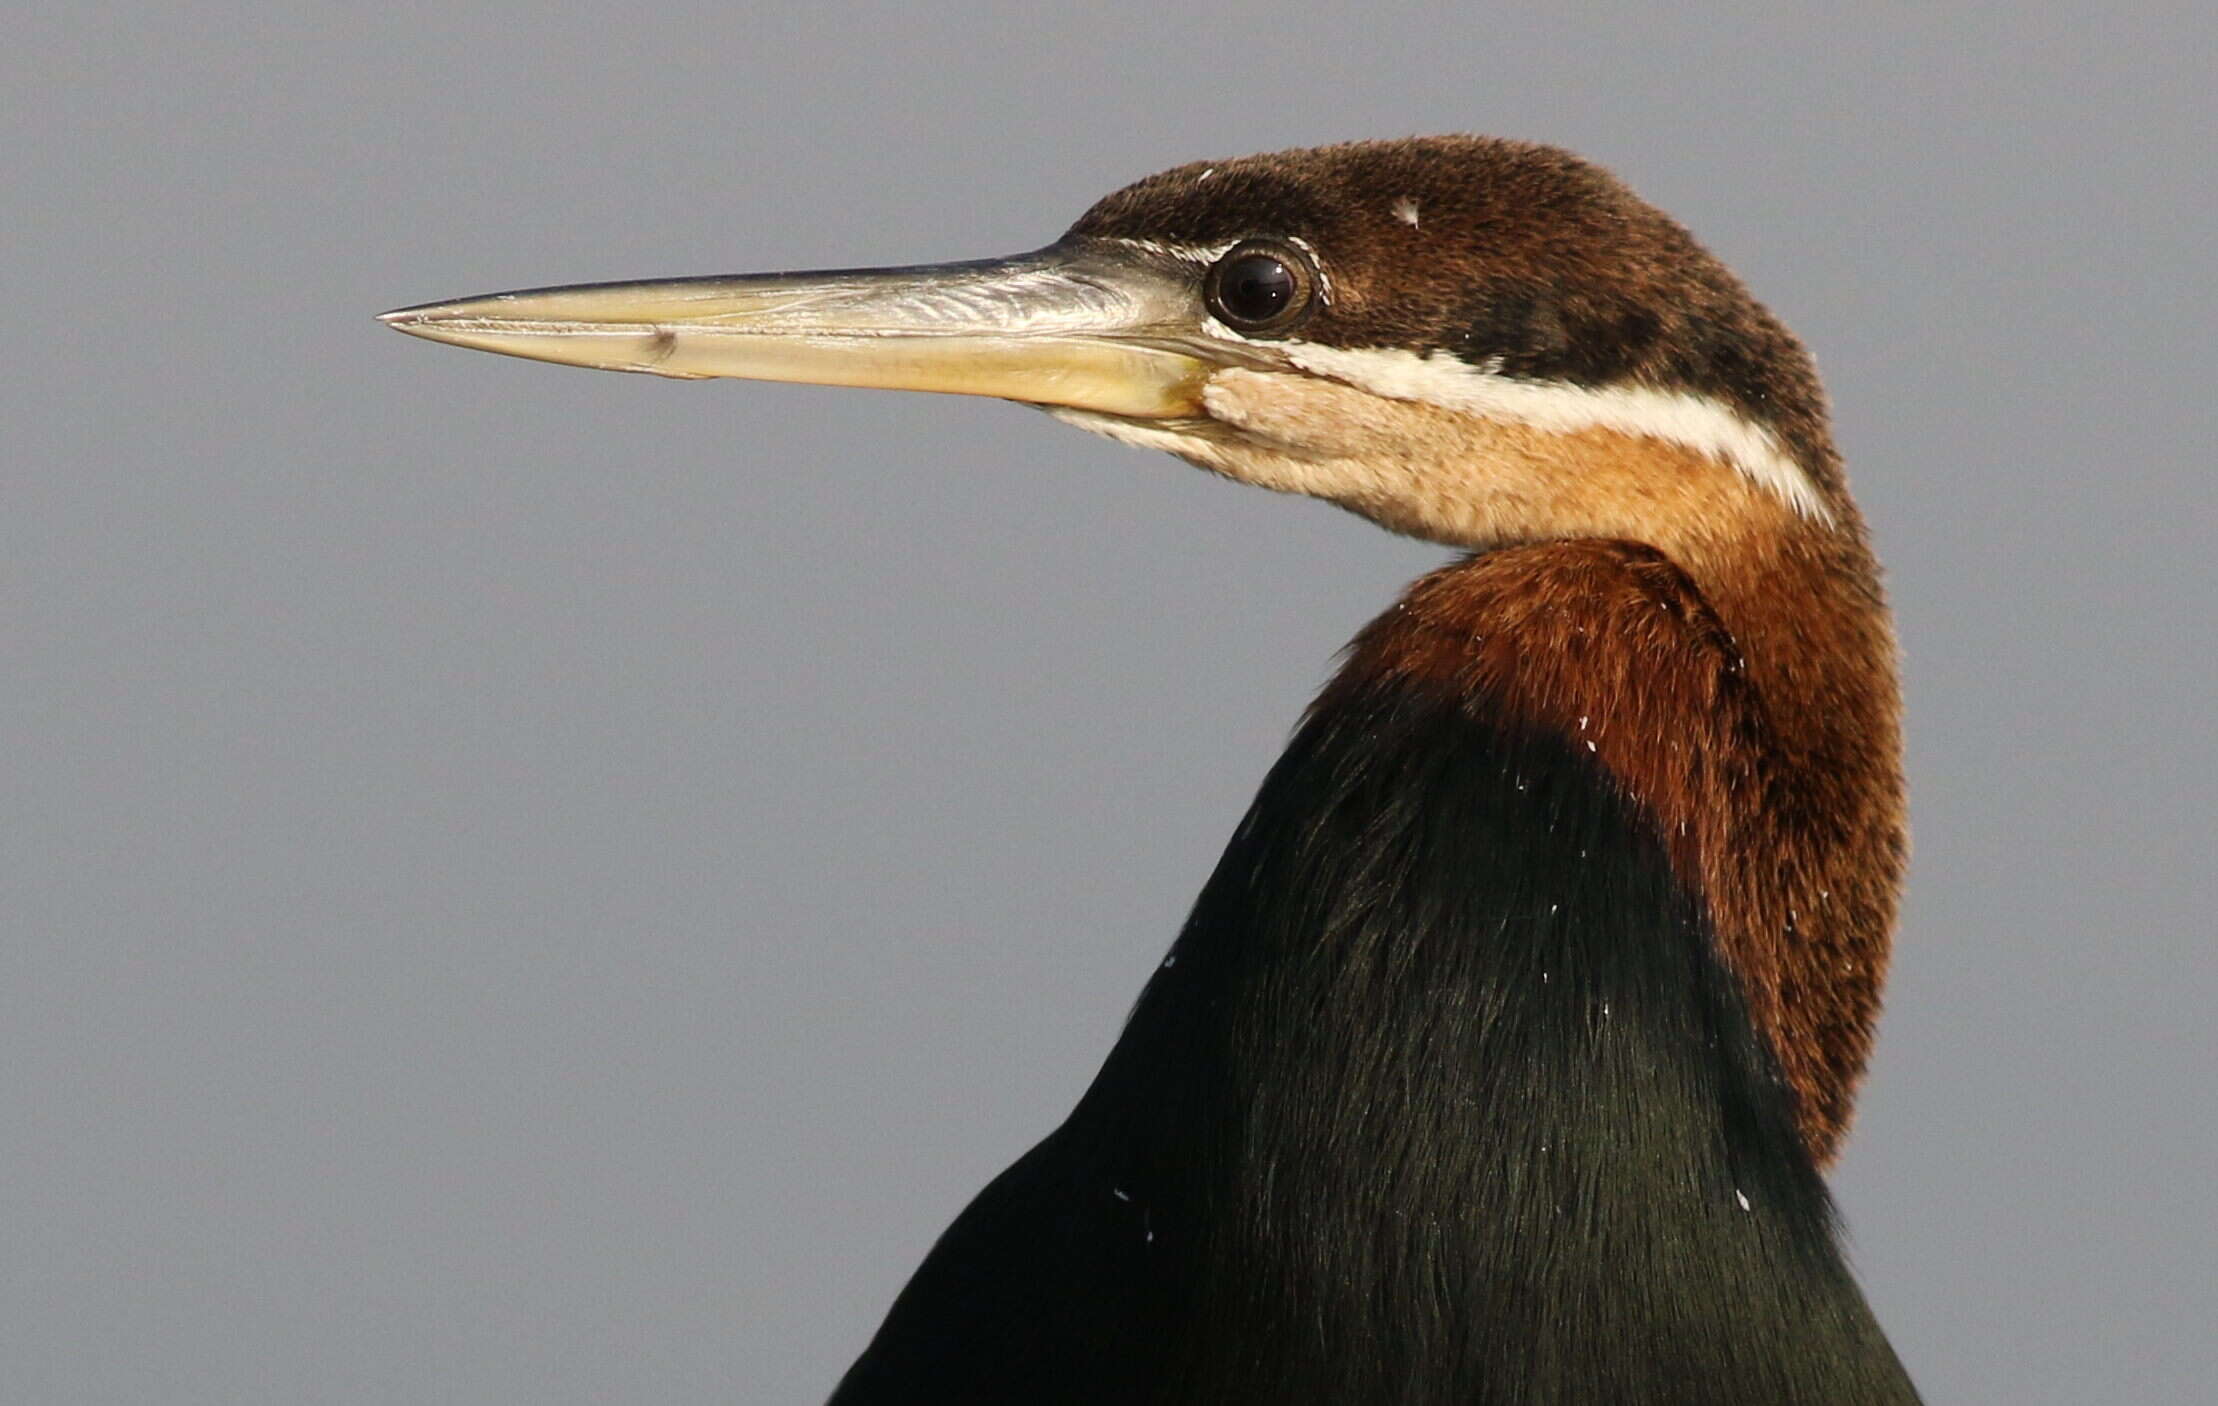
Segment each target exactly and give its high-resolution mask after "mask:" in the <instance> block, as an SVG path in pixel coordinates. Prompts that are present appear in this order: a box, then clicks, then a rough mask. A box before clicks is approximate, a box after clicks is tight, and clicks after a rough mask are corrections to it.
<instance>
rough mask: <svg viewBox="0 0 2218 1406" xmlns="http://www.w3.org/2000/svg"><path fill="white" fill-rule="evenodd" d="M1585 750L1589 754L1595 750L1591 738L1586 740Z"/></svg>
mask: <svg viewBox="0 0 2218 1406" xmlns="http://www.w3.org/2000/svg"><path fill="white" fill-rule="evenodd" d="M1586 749H1587V750H1588V751H1589V752H1591V751H1593V750H1594V749H1595V748H1594V739H1593V738H1591V737H1590V738H1588V739H1587V744H1586Z"/></svg>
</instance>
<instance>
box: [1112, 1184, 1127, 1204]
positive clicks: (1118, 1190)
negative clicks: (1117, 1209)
mask: <svg viewBox="0 0 2218 1406" xmlns="http://www.w3.org/2000/svg"><path fill="white" fill-rule="evenodd" d="M1109 1194H1110V1195H1111V1196H1114V1197H1116V1198H1117V1199H1118V1200H1119V1201H1129V1200H1131V1199H1132V1197H1131V1195H1130V1194H1129V1193H1127V1192H1126V1191H1125V1189H1124V1188H1123V1187H1121V1186H1112V1187H1110V1188H1109Z"/></svg>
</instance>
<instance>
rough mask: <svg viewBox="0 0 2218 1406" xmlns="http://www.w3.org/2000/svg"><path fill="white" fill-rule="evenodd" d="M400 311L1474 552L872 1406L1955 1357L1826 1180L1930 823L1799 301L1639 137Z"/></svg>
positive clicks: (1476, 1386) (959, 1250)
mask: <svg viewBox="0 0 2218 1406" xmlns="http://www.w3.org/2000/svg"><path fill="white" fill-rule="evenodd" d="M385 320H386V321H387V322H389V323H390V324H391V325H392V326H394V327H396V328H398V329H399V330H401V331H404V332H408V333H411V334H413V335H416V336H420V337H427V338H431V339H433V340H435V341H443V342H452V343H455V344H457V345H459V346H465V347H476V348H479V349H482V350H486V351H496V352H505V353H508V354H510V355H514V356H523V357H534V358H537V359H540V360H544V361H554V362H562V363H566V364H569V365H575V366H587V367H598V368H603V369H607V370H618V371H643V372H650V373H653V374H656V375H661V376H677V377H714V376H733V377H747V378H754V379H759V380H773V381H809V382H820V383H827V384H836V385H847V386H879V387H893V388H900V389H908V390H930V391H949V392H955V393H959V394H968V395H984V396H998V397H1001V398H1004V399H1007V400H1013V401H1019V402H1023V403H1025V404H1029V405H1034V406H1038V407H1040V408H1042V409H1044V410H1046V411H1047V412H1048V413H1049V414H1051V415H1053V416H1055V417H1056V418H1058V419H1060V420H1063V421H1066V422H1067V423H1070V424H1073V425H1076V426H1079V427H1080V428H1082V429H1088V430H1093V431H1095V432H1097V433H1100V434H1104V435H1107V436H1109V437H1110V438H1112V439H1116V440H1121V441H1123V442H1125V443H1128V444H1134V445H1139V446H1142V447H1145V448H1151V449H1160V450H1165V451H1168V452H1169V453H1171V454H1175V455H1177V456H1178V457H1180V458H1182V459H1185V460H1187V461H1189V462H1191V463H1194V464H1197V465H1200V466H1201V467H1203V468H1206V469H1209V470H1212V471H1214V472H1216V473H1219V474H1223V475H1225V476H1227V477H1229V478H1234V479H1238V480H1240V481H1242V482H1245V483H1251V484H1257V485H1260V486H1262V487H1265V488H1271V489H1276V490H1279V491H1282V492H1289V493H1303V494H1308V495H1311V496H1313V497H1318V498H1323V499H1325V500H1327V501H1329V502H1333V503H1337V504H1339V505H1341V506H1342V507H1345V508H1347V509H1349V510H1351V511H1353V512H1355V513H1358V514H1360V515H1362V516H1364V517H1367V518H1370V519H1371V520H1372V521H1374V522H1377V523H1379V524H1381V525H1383V526H1385V527H1387V528H1389V529H1391V530H1393V531H1396V532H1401V533H1407V534H1409V535H1412V536H1415V537H1420V538H1424V539H1426V540H1429V541H1433V542H1439V543H1442V544H1445V545H1447V546H1450V547H1453V548H1456V549H1458V550H1459V552H1460V553H1461V555H1460V556H1459V557H1458V559H1457V560H1455V561H1454V562H1453V563H1452V564H1450V565H1447V566H1445V567H1442V568H1441V569H1439V570H1437V571H1435V572H1433V573H1432V574H1431V575H1429V576H1426V577H1425V578H1423V579H1422V580H1420V581H1418V582H1417V583H1416V584H1415V585H1414V586H1412V587H1411V588H1410V589H1409V591H1408V592H1407V593H1406V594H1405V595H1404V596H1403V597H1402V598H1401V600H1400V601H1398V602H1397V603H1396V604H1395V605H1394V606H1393V607H1392V608H1391V609H1389V610H1388V611H1387V612H1386V613H1385V614H1384V615H1382V616H1380V617H1379V618H1378V619H1377V620H1376V621H1374V622H1373V623H1372V624H1371V625H1370V626H1368V627H1367V628H1366V629H1365V630H1364V631H1363V632H1362V633H1361V635H1359V636H1358V637H1357V639H1356V640H1355V642H1354V643H1353V644H1352V645H1351V646H1350V648H1349V650H1348V652H1347V656H1346V661H1345V663H1344V665H1343V666H1342V667H1341V669H1340V670H1339V672H1338V674H1337V676H1336V677H1335V678H1334V679H1333V680H1332V681H1331V683H1330V684H1328V685H1327V686H1326V688H1325V689H1324V691H1323V693H1322V695H1321V696H1320V697H1319V698H1318V699H1317V700H1316V702H1315V703H1314V704H1313V705H1312V706H1311V708H1310V709H1309V711H1308V713H1307V715H1306V716H1305V717H1304V719H1303V720H1302V721H1301V723H1300V725H1299V727H1298V728H1297V729H1296V731H1295V733H1294V736H1293V740H1292V742H1291V744H1290V745H1289V747H1288V749H1287V751H1286V754H1285V756H1284V758H1283V759H1282V760H1281V761H1280V762H1279V763H1278V764H1277V765H1276V766H1275V767H1274V768H1273V769H1272V771H1271V773H1270V775H1269V776H1268V777H1267V778H1266V779H1265V780H1264V782H1263V786H1262V790H1261V793H1260V794H1259V795H1258V796H1257V798H1256V800H1255V803H1254V805H1253V807H1252V808H1251V809H1250V810H1249V811H1248V813H1247V816H1246V818H1245V819H1243V820H1242V821H1241V822H1240V825H1239V827H1238V829H1237V830H1236V831H1235V832H1234V834H1233V837H1232V841H1231V844H1230V846H1229V848H1228V849H1227V850H1226V852H1225V855H1224V858H1223V860H1222V861H1221V862H1220V864H1219V865H1218V867H1217V869H1216V872H1215V873H1214V875H1213V876H1212V877H1211V878H1210V880H1209V882H1208V884H1207V886H1206V887H1205V888H1204V889H1203V890H1202V893H1201V896H1200V898H1199V900H1198V901H1197V903H1196V905H1195V907H1194V910H1193V915H1192V917H1191V918H1190V919H1189V920H1188V922H1187V924H1186V926H1185V928H1184V930H1183V931H1182V932H1181V933H1180V935H1179V936H1178V938H1177V941H1176V942H1175V944H1174V945H1173V946H1172V948H1171V950H1170V952H1169V954H1168V955H1167V956H1166V957H1165V958H1164V959H1163V962H1162V964H1161V967H1160V969H1158V970H1157V971H1156V972H1155V973H1154V975H1153V976H1152V977H1151V978H1150V980H1149V981H1148V983H1147V986H1146V988H1145V990H1144V991H1143V992H1142V993H1141V996H1140V999H1139V1002H1138V1004H1137V1006H1136V1007H1135V1008H1134V1010H1133V1012H1132V1015H1131V1018H1130V1020H1129V1022H1128V1024H1127V1025H1126V1028H1125V1030H1124V1032H1123V1034H1122V1036H1121V1037H1120V1038H1119V1039H1118V1041H1117V1043H1116V1045H1115V1047H1114V1048H1113V1049H1112V1050H1111V1051H1110V1053H1109V1055H1108V1059H1107V1061H1106V1063H1105V1064H1104V1065H1103V1067H1102V1069H1101V1072H1100V1074H1099V1075H1098V1077H1097V1078H1096V1079H1095V1080H1094V1082H1093V1084H1092V1086H1091V1087H1090V1088H1089V1089H1088V1090H1087V1092H1086V1094H1085V1096H1084V1097H1083V1098H1082V1099H1081V1100H1080V1101H1079V1104H1078V1106H1077V1108H1076V1109H1075V1110H1074V1111H1073V1112H1072V1113H1071V1115H1070V1116H1069V1118H1068V1120H1067V1121H1065V1122H1064V1123H1063V1125H1062V1126H1061V1127H1059V1128H1058V1129H1056V1130H1055V1131H1054V1132H1053V1133H1051V1134H1049V1135H1048V1137H1047V1138H1046V1139H1045V1140H1044V1141H1043V1142H1041V1143H1040V1144H1039V1145H1038V1146H1036V1147H1034V1148H1033V1149H1032V1150H1031V1151H1030V1152H1028V1153H1027V1154H1025V1155H1024V1156H1023V1157H1022V1158H1021V1159H1019V1160H1018V1161H1017V1162H1016V1164H1015V1165H1014V1166H1012V1167H1010V1168H1009V1169H1008V1170H1007V1171H1006V1172H1004V1173H1002V1174H1001V1175H1000V1176H999V1177H997V1178H996V1179H995V1180H994V1181H993V1182H992V1184H991V1185H989V1186H988V1187H987V1188H986V1189H985V1190H984V1191H983V1192H981V1193H980V1194H979V1196H978V1197H977V1199H976V1200H975V1201H973V1202H972V1203H971V1205H970V1207H969V1208H968V1209H967V1210H965V1211H964V1212H963V1213H962V1214H961V1215H960V1216H959V1217H958V1218H957V1219H956V1221H955V1223H954V1224H953V1226H951V1227H950V1228H949V1229H948V1230H947V1232H946V1233H945V1234H944V1235H943V1236H942V1237H941V1239H940V1240H939V1242H938V1244H937V1245H936V1246H935V1247H934V1248H933V1250H932V1252H931V1254H930V1256H929V1257H928V1258H927V1259H926V1260H925V1262H924V1264H923V1266H922V1267H921V1268H919V1269H918V1270H917V1272H916V1274H915V1276H914V1277H913V1278H912V1279H911V1281H910V1282H909V1284H908V1286H907V1288H906V1289H905V1290H904V1291H903V1292H902V1293H901V1295H900V1296H899V1298H898V1299H897V1300H896V1301H895V1303H894V1304H893V1306H892V1309H891V1311H890V1312H889V1314H888V1315H887V1317H886V1320H885V1323H884V1325H883V1326H882V1327H881V1328H880V1330H879V1332H878V1334H877V1336H876V1338H875V1339H874V1340H873V1341H872V1342H871V1343H870V1345H869V1346H868V1348H867V1349H866V1350H865V1351H864V1353H863V1355H862V1357H861V1358H860V1360H858V1361H857V1362H856V1363H855V1364H854V1366H853V1367H852V1368H851V1369H850V1370H849V1372H848V1373H847V1375H846V1377H845V1378H844V1379H843V1381H842V1382H841V1383H840V1385H839V1386H838V1388H837V1391H836V1392H835V1394H834V1396H833V1400H834V1402H836V1403H839V1406H854V1404H855V1403H865V1402H894V1401H898V1402H920V1401H951V1402H971V1403H987V1402H1027V1403H1066V1402H1069V1403H1075V1402H1103V1403H1108V1402H1115V1403H1128V1402H1130V1403H1139V1402H1145V1403H1197V1404H1198V1403H1209V1404H1210V1406H1230V1404H1231V1403H1273V1406H1283V1404H1284V1403H1294V1402H1316V1403H1335V1404H1336V1406H1358V1404H1360V1403H1396V1406H1427V1404H1428V1403H1481V1402H1483V1403H1519V1404H1520V1406H1533V1404H1534V1403H1618V1404H1620V1406H1622V1404H1623V1403H1650V1402H1655V1403H1660V1402H1684V1403H1706V1404H1707V1406H1722V1404H1723V1403H1751V1404H1753V1403H1765V1406H1779V1404H1780V1403H1803V1402H1824V1403H1842V1402H1856V1403H1866V1402H1872V1403H1877V1402H1889V1403H1893V1402H1908V1401H1914V1400H1916V1399H1917V1398H1916V1393H1915V1391H1914V1389H1913V1388H1912V1386H1911V1384H1910V1382H1909V1379H1908V1377H1907V1376H1906V1375H1905V1373H1904V1371H1903V1368H1902V1367H1901V1365H1900V1364H1899V1362H1898V1361H1897V1359H1896V1357H1895V1354H1894V1352H1893V1351H1892V1349H1891V1348H1890V1347H1889V1345H1888V1343H1887V1340H1886V1337H1885V1335H1884V1334H1883V1333H1882V1332H1881V1330H1880V1328H1879V1326H1878V1325H1877V1323H1876V1322H1875V1321H1874V1318H1873V1315H1872V1313H1871V1311H1870V1309H1869V1308H1868V1306H1867V1305H1866V1303H1865V1300H1864V1298H1863V1295H1862V1293H1861V1292H1860V1290H1859V1289H1858V1287H1857V1284H1856V1282H1855V1280H1854V1278H1853V1277H1852V1275H1851V1273H1850V1271H1849V1269H1848V1267H1847V1266H1846V1264H1845V1262H1844V1259H1843V1256H1842V1252H1841V1250H1840V1248H1839V1244H1838V1239H1837V1232H1836V1228H1835V1223H1834V1216H1833V1212H1832V1209H1831V1206H1830V1203H1829V1201H1828V1197H1827V1193H1826V1189H1825V1185H1824V1182H1823V1180H1822V1178H1821V1171H1822V1169H1823V1168H1824V1167H1825V1166H1826V1165H1827V1164H1828V1163H1829V1161H1830V1159H1831V1158H1832V1157H1833V1155H1834V1153H1835V1151H1836V1149H1837V1148H1838V1146H1839V1143H1840V1140H1841V1137H1842V1134H1843V1130H1844V1128H1845V1126H1846V1124H1847V1121H1848V1117H1849V1112H1850V1108H1851V1104H1852V1101H1853V1097H1854V1094H1855V1089H1856V1084H1857V1081H1858V1078H1859V1076H1860V1074H1861V1072H1862V1070H1863V1068H1864V1064H1865V1060H1866V1056H1867V1054H1868V1051H1869V1049H1870V1044H1871V1039H1872V1029H1873V1020H1874V1016H1875V1013H1876V1010H1877V1005H1878V998H1879V990H1880V983H1881V978H1882V975H1883V972H1884V968H1885V965H1886V958H1887V948H1888V943H1889V934H1890V930H1891V928H1892V925H1893V921H1894V910H1895V903H1896V896H1897V891H1898V887H1899V881H1900V876H1901V871H1902V865H1903V855H1904V849H1905V838H1904V836H1905V830H1904V808H1903V796H1902V780H1901V772H1900V761H1899V753H1900V745H1899V726H1898V707H1899V705H1898V691H1897V687H1896V682H1895V662H1894V656H1895V651H1894V643H1893V636H1892V632H1891V626H1890V624H1889V620H1888V615H1887V610H1886V605H1885V602H1884V599H1883V597H1882V595H1881V591H1880V586H1879V579H1878V570H1877V566H1876V563H1875V561H1874V558H1873V555H1872V551H1871V548H1870V545H1869V543H1868V540H1867V535H1866V531H1865V527H1864V523H1863V521H1862V519H1861V517H1860V516H1859V514H1858V512H1857V509H1856V506H1855V504H1854V503H1853V502H1852V501H1851V500H1850V498H1849V495H1848V491H1847V488H1846V486H1845V483H1844V480H1843V477H1842V470H1841V463H1840V459H1839V456H1838V454H1837V453H1836V452H1835V449H1834V447H1833V443H1832V439H1831V436H1830V432H1829V430H1828V427H1827V412H1826V407H1825V403H1824V397H1823V393H1822V391H1821V389H1820V387H1819V384H1818V380H1817V377H1816V375H1815V374H1814V372H1813V370H1812V367H1811V362H1810V359H1809V357H1808V355H1807V354H1806V353H1805V351H1804V350H1803V348H1802V346H1801V344H1800V343H1799V342H1797V341H1796V339H1795V338H1794V337H1793V335H1792V334H1790V333H1789V332H1788V331H1787V330H1786V328H1785V327H1783V326H1782V325H1781V324H1780V322H1779V321H1778V320H1777V319H1776V318H1775V317H1773V316H1772V314H1771V313H1769V312H1768V311H1766V310H1765V309H1764V308H1763V307H1762V306H1761V305H1759V304H1758V303H1757V302H1756V301H1755V300H1754V299H1753V298H1752V297H1751V296H1750V295H1749V293H1748V292H1747V290H1746V289H1745V288H1744V287H1743V286H1742V284H1741V283H1740V281H1739V280H1738V279H1736V278H1735V277H1734V275H1733V274H1732V273H1730V272H1729V271H1728V270H1727V269H1726V268H1725V267H1724V266H1723V265H1722V264H1721V263H1719V262H1718V260H1717V259H1715V258H1714V257H1712V256H1711V255H1710V254H1709V253H1708V252H1706V251H1705V250H1704V249H1703V248H1702V247H1701V246H1700V245H1698V244H1697V243H1696V242H1695V241H1694V239H1693V238H1692V237H1691V236H1690V235H1689V234H1688V233H1687V232H1686V230H1684V229H1683V228H1681V227H1680V226H1679V225H1678V224H1676V223H1674V222H1673V221H1672V220H1671V219H1670V218H1669V217H1667V216H1666V215H1664V214H1662V213H1661V212H1660V211H1658V210H1656V209H1655V208H1653V207H1652V206H1650V205H1648V204H1646V203H1644V202H1643V201H1642V200H1640V199H1639V198H1638V197H1636V196H1635V195H1633V194H1632V193H1631V192H1630V191H1629V190H1628V189H1627V188H1626V187H1625V186H1624V185H1622V184H1621V183H1620V182H1619V181H1618V180H1616V179H1615V178H1614V177H1612V176H1610V175H1609V174H1608V173H1606V172H1604V171H1602V170H1600V169H1598V168H1597V167H1595V166H1593V165H1590V164H1588V163H1587V162H1584V161H1582V160H1580V159H1578V158H1576V157H1573V156H1571V155H1568V154H1566V153H1564V152H1561V151H1558V150H1554V149H1551V148H1548V147H1543V146H1535V145H1528V144H1523V143H1516V142H1509V141H1501V140H1493V139H1486V138H1477V137H1440V138H1428V139H1412V140H1406V141H1391V142H1370V143H1356V144H1350V145H1343V146H1332V147H1324V148H1320V149H1315V150H1306V151H1288V152H1280V153H1276V154H1271V155H1263V156H1252V157H1246V158H1243V159H1239V160H1223V161H1215V162H1197V163H1195V164H1192V165H1187V166H1181V167H1178V168H1176V169H1174V170H1170V171H1166V172H1164V173H1162V174H1160V175H1157V176H1152V177H1149V178H1148V179H1146V180H1143V181H1140V182H1139V183H1137V184H1135V185H1132V186H1129V187H1127V188H1125V189H1123V190H1120V191H1118V192H1116V193H1115V194H1113V195H1110V196H1108V197H1107V198H1106V199H1104V200H1102V201H1101V202H1100V203H1099V204H1097V205H1095V206H1094V207H1093V208H1092V209H1091V210H1089V211H1088V212H1086V214H1085V215H1084V216H1083V217H1081V218H1080V219H1079V221H1078V223H1077V224H1075V225H1073V226H1072V227H1071V229H1070V231H1069V232H1068V233H1067V234H1065V235H1064V236H1063V237H1062V238H1061V239H1059V240H1057V241H1056V242H1055V243H1053V244H1051V245H1049V246H1047V247H1046V248H1044V249H1040V250H1038V251H1036V252H1033V253H1029V254H1022V255H1018V256H1015V257H1013V258H1004V259H992V260H985V261H980V262H972V263H956V264H944V265H936V266H929V267H911V268H893V269H880V270H843V271H834V272H819V273H789V274H769V275H758V276H748V277H728V278H727V277H717V278H696V279H680V280H674V281H665V282H647V283H613V284H593V285H583V286H577V287H567V288H549V289H538V290H531V291H526V292H518V293H501V294H494V295H491V296H487V297H479V298H471V299H465V300H460V301H453V302H445V303H436V304H429V305H426V306H422V307H415V308H408V309H405V310H402V311H399V312H392V313H387V314H386V315H385Z"/></svg>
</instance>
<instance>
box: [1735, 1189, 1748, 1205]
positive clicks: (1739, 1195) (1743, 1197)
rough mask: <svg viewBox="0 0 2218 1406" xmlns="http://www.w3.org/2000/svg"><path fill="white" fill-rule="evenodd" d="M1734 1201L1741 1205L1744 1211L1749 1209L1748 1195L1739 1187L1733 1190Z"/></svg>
mask: <svg viewBox="0 0 2218 1406" xmlns="http://www.w3.org/2000/svg"><path fill="white" fill-rule="evenodd" d="M1733 1199H1734V1200H1735V1201H1738V1202H1740V1203H1741V1209H1742V1210H1744V1211H1745V1210H1747V1209H1748V1193H1747V1192H1745V1191H1743V1190H1741V1189H1740V1188H1739V1187H1737V1186H1736V1187H1734V1188H1733Z"/></svg>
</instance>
